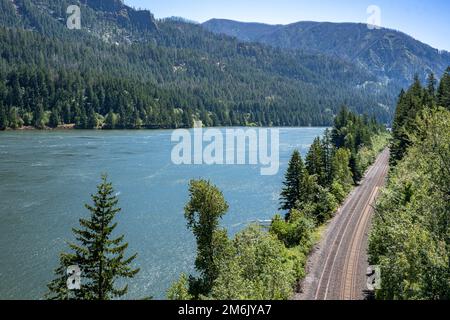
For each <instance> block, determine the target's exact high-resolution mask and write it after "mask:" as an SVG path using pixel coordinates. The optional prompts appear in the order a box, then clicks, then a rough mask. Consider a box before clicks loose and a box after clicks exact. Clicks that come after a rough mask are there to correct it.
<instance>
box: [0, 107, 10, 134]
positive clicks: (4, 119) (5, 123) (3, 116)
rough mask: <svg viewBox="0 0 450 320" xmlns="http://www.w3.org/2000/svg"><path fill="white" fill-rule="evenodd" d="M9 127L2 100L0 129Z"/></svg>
mask: <svg viewBox="0 0 450 320" xmlns="http://www.w3.org/2000/svg"><path fill="white" fill-rule="evenodd" d="M7 127H8V118H7V116H6V111H5V107H4V106H3V105H2V103H1V102H0V130H5V129H6V128H7Z"/></svg>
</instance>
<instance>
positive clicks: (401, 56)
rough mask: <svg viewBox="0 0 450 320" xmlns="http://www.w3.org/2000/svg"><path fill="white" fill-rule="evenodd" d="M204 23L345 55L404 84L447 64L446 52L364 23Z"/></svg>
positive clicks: (237, 34) (437, 71)
mask: <svg viewBox="0 0 450 320" xmlns="http://www.w3.org/2000/svg"><path fill="white" fill-rule="evenodd" d="M203 26H204V27H205V28H206V29H207V30H210V31H212V32H215V33H220V34H227V35H230V36H233V37H236V38H238V39H240V40H243V41H251V42H261V43H265V44H268V45H271V46H275V47H280V48H288V49H302V50H305V51H309V52H313V53H322V54H326V55H329V56H333V57H338V58H341V59H345V60H346V61H349V62H352V63H354V64H356V65H358V66H360V67H362V68H364V69H365V70H367V71H369V72H371V73H372V74H373V75H376V76H377V77H379V78H380V80H391V81H392V82H393V83H394V84H398V85H400V86H406V85H408V84H409V83H411V81H412V80H413V78H414V75H415V74H418V75H419V77H420V78H421V79H422V80H423V79H425V78H426V76H427V75H428V74H429V73H431V72H433V73H435V74H442V73H443V72H444V70H445V69H446V68H447V66H449V65H450V53H448V52H445V51H442V52H440V51H438V50H437V49H434V48H432V47H430V46H428V45H426V44H424V43H421V42H420V41H417V40H415V39H413V38H412V37H410V36H408V35H406V34H404V33H402V32H399V31H395V30H390V29H385V28H382V29H373V30H371V29H369V28H367V25H366V24H356V23H328V22H298V23H293V24H289V25H265V24H258V23H242V22H236V21H230V20H218V19H214V20H210V21H208V22H205V23H204V24H203Z"/></svg>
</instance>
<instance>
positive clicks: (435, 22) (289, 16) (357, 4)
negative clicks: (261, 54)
mask: <svg viewBox="0 0 450 320" xmlns="http://www.w3.org/2000/svg"><path fill="white" fill-rule="evenodd" d="M125 3H126V4H127V5H130V6H134V7H136V8H145V9H149V10H150V11H152V13H153V14H154V15H155V16H156V17H157V18H164V17H170V16H179V17H184V18H188V19H191V20H195V21H198V22H204V21H206V20H209V19H211V18H224V19H232V20H238V21H247V22H264V23H270V24H287V23H292V22H296V21H305V20H310V21H331V22H364V23H365V22H367V18H368V16H369V15H368V14H367V7H368V6H370V5H377V6H378V7H379V8H380V9H381V25H382V26H383V27H387V28H392V29H397V30H400V31H403V32H405V33H407V34H409V35H411V36H413V37H414V38H416V39H418V40H420V41H422V42H425V43H427V44H429V45H431V46H433V47H435V48H438V49H444V50H447V51H450V1H449V0H125Z"/></svg>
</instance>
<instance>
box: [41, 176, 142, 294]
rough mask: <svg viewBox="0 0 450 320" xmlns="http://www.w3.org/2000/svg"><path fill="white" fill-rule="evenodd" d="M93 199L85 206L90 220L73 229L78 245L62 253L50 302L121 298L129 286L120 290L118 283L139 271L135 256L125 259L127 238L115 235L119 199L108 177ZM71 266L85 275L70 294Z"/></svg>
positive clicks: (71, 245) (72, 244)
mask: <svg viewBox="0 0 450 320" xmlns="http://www.w3.org/2000/svg"><path fill="white" fill-rule="evenodd" d="M91 197H92V201H93V205H85V207H86V209H88V210H89V212H90V217H89V218H88V219H80V225H81V228H80V229H72V231H73V233H74V234H75V236H76V240H77V244H74V243H71V244H69V247H70V249H71V252H70V253H62V254H61V256H60V266H59V267H58V269H56V270H55V273H56V276H57V278H56V279H55V280H53V281H52V282H51V283H50V284H49V285H48V288H49V290H50V292H49V293H48V294H47V298H49V299H57V300H61V299H83V300H110V299H114V298H118V297H121V296H123V295H125V294H126V293H127V292H128V286H127V285H125V286H123V287H117V286H116V281H117V280H118V279H121V278H133V277H134V276H135V275H136V274H137V273H138V272H139V269H134V268H132V266H131V263H132V262H133V261H134V259H135V258H136V254H135V255H132V256H131V257H129V258H125V251H126V249H127V248H128V243H125V242H124V236H123V235H122V236H119V237H114V236H113V232H114V230H115V229H116V227H117V223H115V222H114V221H113V220H114V218H115V216H116V215H117V214H118V213H119V212H120V211H121V209H120V208H118V207H117V204H118V199H117V197H116V196H115V195H114V189H113V186H112V184H111V183H109V182H108V181H107V176H106V175H103V176H102V182H101V184H100V185H98V187H97V194H95V195H92V196H91ZM71 265H76V266H78V267H79V268H80V270H81V272H82V274H81V279H82V281H81V289H80V290H73V291H71V290H68V288H67V274H66V273H67V268H68V267H69V266H71Z"/></svg>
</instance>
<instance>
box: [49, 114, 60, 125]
mask: <svg viewBox="0 0 450 320" xmlns="http://www.w3.org/2000/svg"><path fill="white" fill-rule="evenodd" d="M59 123H60V118H59V114H58V111H57V110H55V109H53V110H52V113H51V115H50V120H49V123H48V125H49V126H50V128H57V127H58V126H59Z"/></svg>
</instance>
